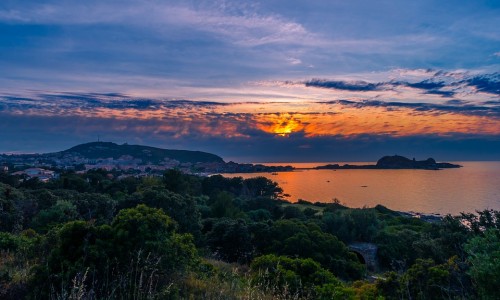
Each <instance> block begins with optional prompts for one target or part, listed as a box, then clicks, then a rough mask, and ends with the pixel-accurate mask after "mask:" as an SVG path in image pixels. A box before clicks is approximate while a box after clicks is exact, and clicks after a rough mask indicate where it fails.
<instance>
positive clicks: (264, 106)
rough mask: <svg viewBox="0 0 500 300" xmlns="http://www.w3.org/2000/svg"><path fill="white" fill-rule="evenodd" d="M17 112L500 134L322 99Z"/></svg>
mask: <svg viewBox="0 0 500 300" xmlns="http://www.w3.org/2000/svg"><path fill="white" fill-rule="evenodd" d="M292 110H293V111H292ZM13 113H15V114H21V115H42V116H43V115H44V116H50V115H54V116H55V115H66V116H75V117H80V118H86V119H102V120H110V121H111V122H112V121H116V124H117V125H116V127H114V129H116V130H121V131H125V130H130V131H135V132H148V131H149V132H152V133H162V132H170V133H174V134H175V136H176V137H182V136H187V135H189V134H193V133H197V134H201V135H204V136H220V137H226V138H251V137H252V134H251V131H252V130H253V131H255V130H257V131H260V132H263V133H267V134H272V135H275V136H278V137H289V136H290V135H293V134H303V135H304V136H305V137H308V138H313V137H319V136H343V137H347V138H349V137H355V136H360V135H386V136H387V135H388V136H394V137H406V136H416V135H438V136H447V135H450V134H457V133H458V134H480V135H500V119H499V118H498V117H496V116H481V115H468V114H460V113H455V112H454V113H450V112H442V111H432V110H429V111H417V110H413V109H411V108H401V107H399V108H390V109H388V108H387V107H353V106H345V105H342V104H328V105H326V104H321V103H319V104H318V103H300V104H297V103H294V104H293V105H292V104H280V103H240V104H232V105H225V106H214V107H194V106H188V107H175V108H166V107H160V108H155V109H135V108H105V107H101V108H96V109H93V110H90V109H82V108H79V109H77V110H65V111H64V112H60V111H56V112H53V111H45V112H44V111H42V110H38V111H34V110H31V111H22V112H20V111H17V112H16V111H14V112H13Z"/></svg>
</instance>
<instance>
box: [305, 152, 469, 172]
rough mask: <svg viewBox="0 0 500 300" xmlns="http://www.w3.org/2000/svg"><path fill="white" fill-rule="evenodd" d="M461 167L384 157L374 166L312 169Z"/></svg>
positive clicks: (345, 165)
mask: <svg viewBox="0 0 500 300" xmlns="http://www.w3.org/2000/svg"><path fill="white" fill-rule="evenodd" d="M460 167H462V166H461V165H456V164H451V163H447V162H436V160H434V159H433V158H428V159H426V160H415V158H414V159H409V158H406V157H404V156H400V155H394V156H384V157H382V158H381V159H379V160H378V161H377V164H375V165H350V164H344V165H339V164H328V165H324V166H317V167H315V168H314V169H318V170H320V169H333V170H337V169H382V170H384V169H422V170H440V169H449V168H460Z"/></svg>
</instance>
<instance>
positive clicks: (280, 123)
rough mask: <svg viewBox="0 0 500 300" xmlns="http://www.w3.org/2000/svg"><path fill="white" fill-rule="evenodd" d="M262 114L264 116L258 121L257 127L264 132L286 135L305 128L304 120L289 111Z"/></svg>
mask: <svg viewBox="0 0 500 300" xmlns="http://www.w3.org/2000/svg"><path fill="white" fill-rule="evenodd" d="M261 116H263V117H264V118H262V119H260V120H259V121H258V122H259V123H258V124H257V127H258V128H259V129H260V130H262V131H264V132H269V133H274V134H275V135H278V136H284V137H286V136H289V135H290V134H292V133H293V132H297V131H301V130H303V129H304V125H303V124H302V122H301V121H300V120H297V119H296V118H295V117H294V116H293V115H291V114H289V113H284V114H271V115H261Z"/></svg>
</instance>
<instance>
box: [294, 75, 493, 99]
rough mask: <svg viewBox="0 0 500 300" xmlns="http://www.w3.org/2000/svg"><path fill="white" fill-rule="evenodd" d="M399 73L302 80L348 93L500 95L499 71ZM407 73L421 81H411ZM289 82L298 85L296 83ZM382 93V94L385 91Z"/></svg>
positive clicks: (308, 83)
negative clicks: (369, 78) (381, 76)
mask: <svg viewBox="0 0 500 300" xmlns="http://www.w3.org/2000/svg"><path fill="white" fill-rule="evenodd" d="M399 75H400V76H401V77H402V78H398V79H397V80H390V81H379V82H367V81H363V80H358V81H346V80H327V79H311V80H307V81H302V82H300V83H302V84H303V85H304V86H305V87H316V88H325V89H333V90H340V91H349V92H374V91H378V92H384V91H397V92H400V93H404V90H402V88H411V89H414V90H418V91H421V93H422V94H423V95H438V96H441V97H444V98H451V97H454V96H456V95H457V94H463V93H466V94H477V93H486V94H491V95H500V73H490V74H470V73H466V72H446V71H443V70H440V71H432V70H415V71H414V72H411V70H408V71H403V72H399ZM408 75H409V77H413V78H417V79H418V80H417V81H409V78H408ZM289 84H297V82H294V83H289ZM381 95H382V96H383V94H381Z"/></svg>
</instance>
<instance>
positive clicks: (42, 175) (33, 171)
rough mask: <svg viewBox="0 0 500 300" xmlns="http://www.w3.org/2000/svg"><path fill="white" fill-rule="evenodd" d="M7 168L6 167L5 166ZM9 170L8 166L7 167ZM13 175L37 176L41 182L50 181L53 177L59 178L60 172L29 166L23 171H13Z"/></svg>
mask: <svg viewBox="0 0 500 300" xmlns="http://www.w3.org/2000/svg"><path fill="white" fill-rule="evenodd" d="M4 170H5V168H4ZM7 171H8V168H7ZM11 175H17V176H20V177H23V178H24V179H27V180H28V179H32V178H37V179H38V180H39V181H41V182H48V181H49V180H51V179H54V178H57V177H58V176H59V174H57V173H56V172H54V171H51V170H46V169H42V168H28V169H26V170H23V171H17V172H14V173H12V174H11Z"/></svg>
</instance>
